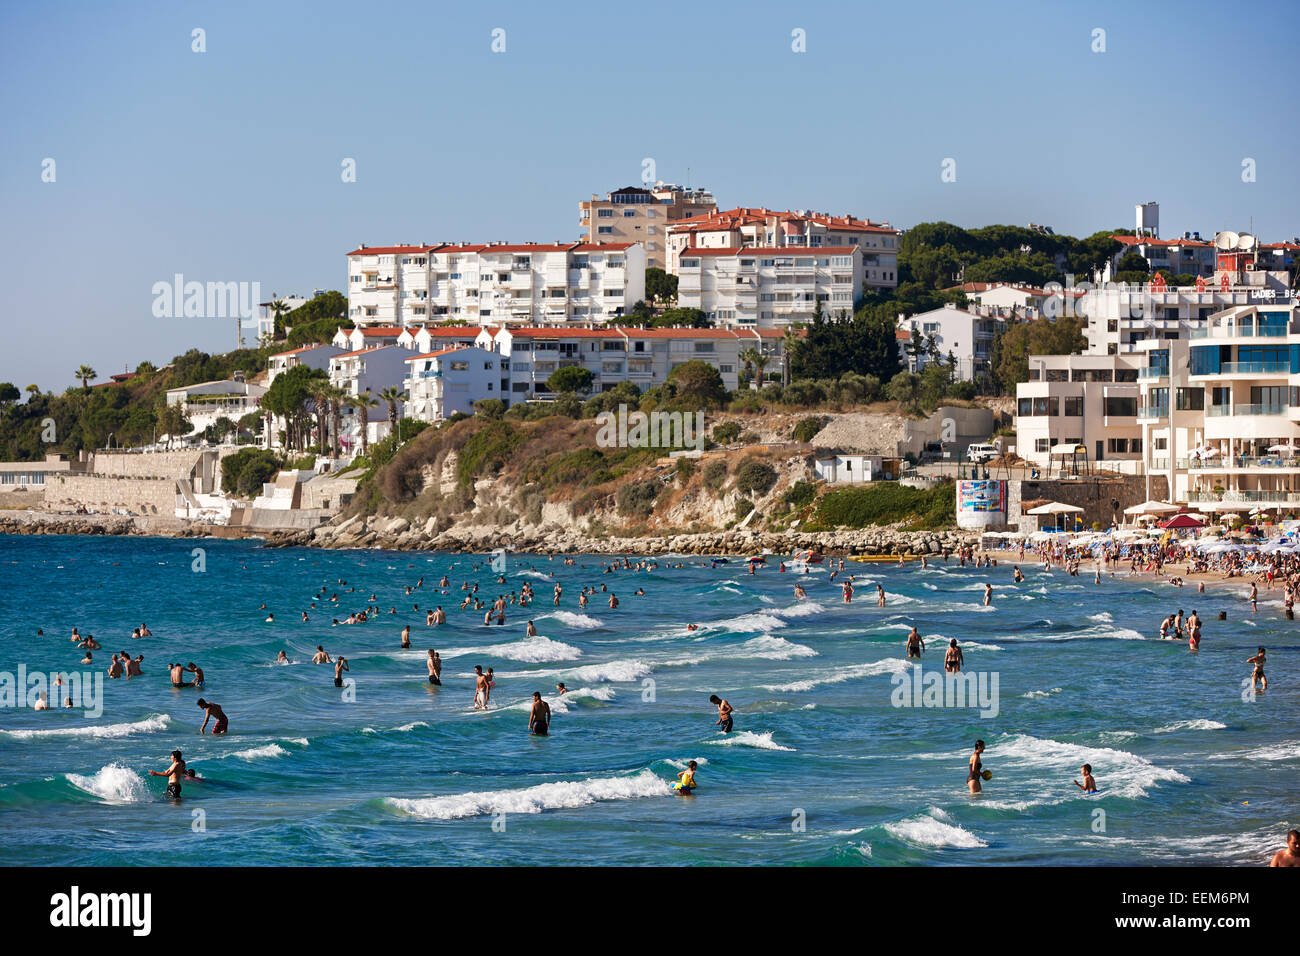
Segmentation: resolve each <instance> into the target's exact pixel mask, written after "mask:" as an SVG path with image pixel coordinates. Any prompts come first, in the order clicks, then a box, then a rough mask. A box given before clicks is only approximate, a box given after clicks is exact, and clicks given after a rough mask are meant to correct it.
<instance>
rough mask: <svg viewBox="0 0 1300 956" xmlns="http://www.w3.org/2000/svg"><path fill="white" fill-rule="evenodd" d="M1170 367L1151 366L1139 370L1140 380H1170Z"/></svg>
mask: <svg viewBox="0 0 1300 956" xmlns="http://www.w3.org/2000/svg"><path fill="white" fill-rule="evenodd" d="M1168 377H1169V366H1168V365H1149V366H1147V367H1145V368H1140V369H1138V378H1140V379H1142V378H1168Z"/></svg>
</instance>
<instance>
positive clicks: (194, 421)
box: [167, 372, 267, 432]
mask: <svg viewBox="0 0 1300 956" xmlns="http://www.w3.org/2000/svg"><path fill="white" fill-rule="evenodd" d="M266 389H267V387H266V386H265V385H255V384H253V383H252V382H246V381H245V380H244V377H243V375H241V374H240V373H238V372H236V373H235V377H234V378H228V379H221V380H219V381H216V382H200V383H198V384H196V385H186V386H184V387H183V388H169V389H168V390H167V404H168V405H180V406H181V409H182V411H183V412H184V413H185V417H186V418H187V419H189V422H190V427H191V432H194V431H198V432H201V431H203V430H204V429H206V428H207V427H208V426H209V425H214V424H216V421H217V419H219V418H228V419H230V420H231V421H232V422H238V421H239V419H241V418H243V417H244V416H245V415H247V414H248V413H249V412H255V411H257V410H258V404H259V402H260V401H261V398H262V396H263V395H265V394H266Z"/></svg>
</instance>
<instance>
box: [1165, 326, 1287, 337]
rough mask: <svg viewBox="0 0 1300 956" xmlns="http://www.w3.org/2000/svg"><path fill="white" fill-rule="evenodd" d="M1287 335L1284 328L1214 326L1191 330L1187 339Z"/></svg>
mask: <svg viewBox="0 0 1300 956" xmlns="http://www.w3.org/2000/svg"><path fill="white" fill-rule="evenodd" d="M1286 334H1287V327H1286V326H1276V325H1262V326H1260V325H1214V326H1209V325H1207V326H1202V327H1200V328H1193V329H1192V334H1191V335H1190V336H1188V338H1193V339H1249V338H1279V337H1281V336H1283V335H1286Z"/></svg>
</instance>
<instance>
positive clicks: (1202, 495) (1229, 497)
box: [1187, 489, 1300, 505]
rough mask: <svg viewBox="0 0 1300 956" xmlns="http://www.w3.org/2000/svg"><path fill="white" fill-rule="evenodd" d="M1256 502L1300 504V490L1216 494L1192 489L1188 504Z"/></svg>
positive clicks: (1255, 490)
mask: <svg viewBox="0 0 1300 956" xmlns="http://www.w3.org/2000/svg"><path fill="white" fill-rule="evenodd" d="M1202 501H1204V502H1213V501H1222V502H1228V503H1233V502H1255V501H1268V502H1275V503H1278V504H1288V505H1294V504H1300V492H1294V491H1285V490H1283V491H1261V490H1259V489H1250V490H1247V491H1225V492H1224V493H1223V494H1222V495H1216V494H1215V493H1214V492H1212V491H1200V490H1196V491H1190V492H1188V494H1187V503H1188V504H1197V503H1198V502H1202Z"/></svg>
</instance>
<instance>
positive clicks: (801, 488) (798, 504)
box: [781, 479, 817, 508]
mask: <svg viewBox="0 0 1300 956" xmlns="http://www.w3.org/2000/svg"><path fill="white" fill-rule="evenodd" d="M816 497H817V486H816V485H814V484H813V483H812V482H811V481H804V480H803V479H800V480H799V481H796V482H795V483H794V484H793V485H791V486H790V487H789V488H787V489H786V491H785V494H783V495H782V496H781V500H782V501H783V502H785V504H786V506H787V507H790V508H806V507H807V506H808V505H810V504H812V502H813V499H814V498H816Z"/></svg>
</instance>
